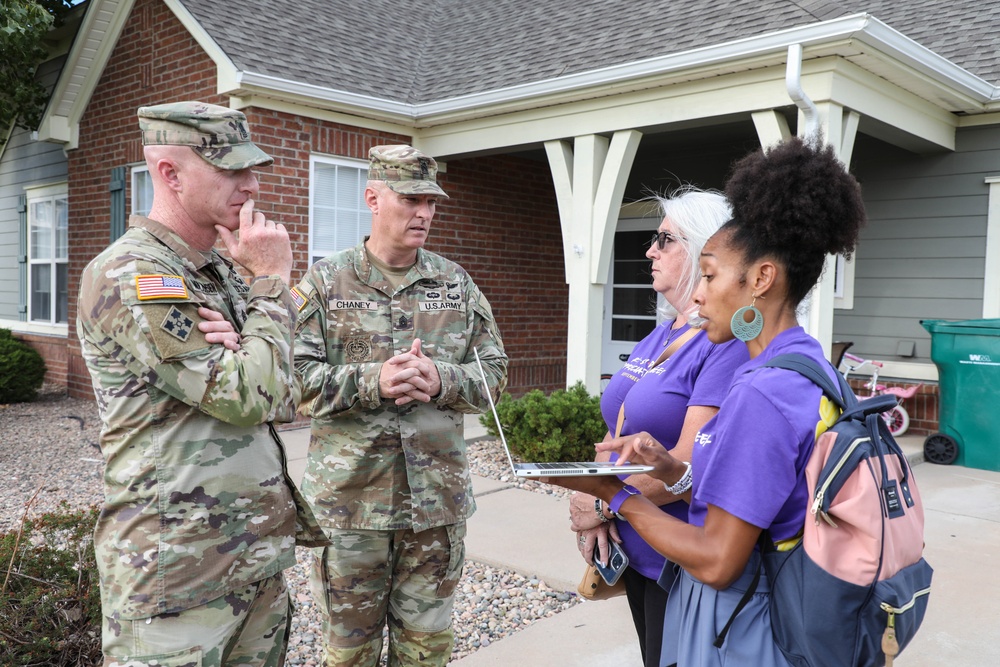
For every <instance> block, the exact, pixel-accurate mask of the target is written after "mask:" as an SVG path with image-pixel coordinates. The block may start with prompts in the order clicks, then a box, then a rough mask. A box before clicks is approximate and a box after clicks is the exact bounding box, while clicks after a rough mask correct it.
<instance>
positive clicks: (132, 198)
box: [125, 162, 149, 229]
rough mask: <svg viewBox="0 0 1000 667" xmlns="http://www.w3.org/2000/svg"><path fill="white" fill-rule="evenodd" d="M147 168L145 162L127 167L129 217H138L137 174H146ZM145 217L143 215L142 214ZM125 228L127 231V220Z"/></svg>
mask: <svg viewBox="0 0 1000 667" xmlns="http://www.w3.org/2000/svg"><path fill="white" fill-rule="evenodd" d="M148 173H149V167H147V166H146V163H145V162H142V163H139V164H133V165H129V167H128V178H129V202H128V212H129V213H130V214H131V215H138V214H139V212H138V211H137V210H136V208H135V204H136V200H137V199H138V197H136V193H137V192H138V191H139V187H138V183H136V180H137V177H138V175H139V174H148ZM143 215H145V214H143ZM125 228H126V229H128V220H126V221H125Z"/></svg>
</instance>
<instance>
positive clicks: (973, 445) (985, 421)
mask: <svg viewBox="0 0 1000 667" xmlns="http://www.w3.org/2000/svg"><path fill="white" fill-rule="evenodd" d="M920 324H922V325H923V327H924V328H925V329H927V331H929V332H930V334H931V360H932V361H934V364H935V365H936V366H937V368H938V379H939V381H940V386H939V391H940V399H939V401H940V402H939V406H940V411H939V415H938V416H939V419H940V422H939V425H940V429H941V432H940V433H936V434H934V435H931V436H929V437H928V438H927V440H926V441H925V442H924V454H925V456H926V457H927V459H928V460H930V461H932V462H935V463H951V462H952V461H954V462H955V463H958V464H959V465H964V466H967V467H969V468H978V469H981V470H1000V420H998V419H997V414H998V412H1000V319H990V320H962V321H949V320H922V321H921V322H920ZM955 448H957V452H956V451H954V449H955ZM940 459H943V460H940Z"/></svg>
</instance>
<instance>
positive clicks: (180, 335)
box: [160, 306, 194, 343]
mask: <svg viewBox="0 0 1000 667" xmlns="http://www.w3.org/2000/svg"><path fill="white" fill-rule="evenodd" d="M160 328H161V329H163V330H164V331H166V332H167V333H168V334H170V335H171V336H173V337H174V338H176V339H177V340H179V341H181V342H182V343H186V342H187V339H188V338H190V337H191V332H192V331H193V330H194V320H192V319H191V318H190V317H188V316H187V315H185V314H184V313H182V312H181V311H180V309H179V308H178V307H177V306H171V308H170V310H168V311H167V316H166V317H164V318H163V323H162V324H160Z"/></svg>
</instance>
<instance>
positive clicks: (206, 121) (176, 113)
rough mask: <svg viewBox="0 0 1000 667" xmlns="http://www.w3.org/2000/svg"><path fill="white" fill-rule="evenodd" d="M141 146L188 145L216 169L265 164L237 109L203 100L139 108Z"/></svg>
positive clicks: (265, 158)
mask: <svg viewBox="0 0 1000 667" xmlns="http://www.w3.org/2000/svg"><path fill="white" fill-rule="evenodd" d="M137 115H138V116H139V129H141V130H142V145H143V146H191V147H192V148H193V149H194V151H195V152H196V153H197V154H198V155H200V156H201V157H203V158H204V159H205V160H206V161H208V162H209V163H211V164H214V165H215V166H216V167H219V168H220V169H246V168H247V167H266V166H267V165H269V164H271V163H272V162H274V160H273V158H271V156H270V155H268V154H267V153H265V152H264V151H262V150H261V149H260V148H258V147H257V145H256V144H254V143H253V142H252V141H250V129H249V127H248V126H247V117H246V116H245V115H244V114H243V113H242V112H240V111H236V110H235V109H229V108H226V107H220V106H218V105H216V104H205V103H204V102H174V103H172V104H158V105H156V106H152V107H139V111H138V112H137Z"/></svg>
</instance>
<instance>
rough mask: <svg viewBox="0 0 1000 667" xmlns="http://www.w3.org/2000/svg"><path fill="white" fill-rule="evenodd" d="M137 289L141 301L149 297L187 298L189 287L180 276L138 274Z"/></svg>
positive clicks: (136, 279) (136, 278)
mask: <svg viewBox="0 0 1000 667" xmlns="http://www.w3.org/2000/svg"><path fill="white" fill-rule="evenodd" d="M135 290H136V292H137V295H138V297H139V300H140V301H145V300H147V299H167V298H173V297H180V298H182V299H186V298H187V296H188V291H187V287H185V286H184V279H183V278H181V277H180V276H165V275H162V274H157V275H147V276H136V277H135Z"/></svg>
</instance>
